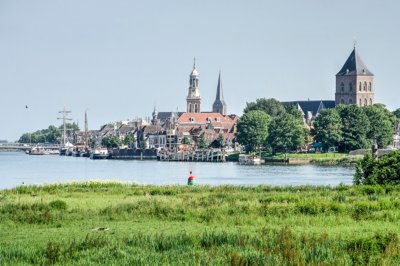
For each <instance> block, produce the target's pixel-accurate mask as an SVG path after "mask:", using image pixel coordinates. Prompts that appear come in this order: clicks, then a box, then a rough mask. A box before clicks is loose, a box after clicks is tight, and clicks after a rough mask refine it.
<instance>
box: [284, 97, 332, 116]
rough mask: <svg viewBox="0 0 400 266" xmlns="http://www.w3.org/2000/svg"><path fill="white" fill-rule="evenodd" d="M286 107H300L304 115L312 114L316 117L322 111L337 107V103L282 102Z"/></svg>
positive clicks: (321, 101)
mask: <svg viewBox="0 0 400 266" xmlns="http://www.w3.org/2000/svg"><path fill="white" fill-rule="evenodd" d="M282 104H283V105H285V106H293V105H298V106H299V107H300V108H301V110H302V111H303V113H304V115H307V113H308V112H311V113H312V115H313V116H316V115H317V114H318V113H319V112H320V111H321V109H329V108H334V107H335V101H329V100H328V101H326V100H320V101H293V102H282Z"/></svg>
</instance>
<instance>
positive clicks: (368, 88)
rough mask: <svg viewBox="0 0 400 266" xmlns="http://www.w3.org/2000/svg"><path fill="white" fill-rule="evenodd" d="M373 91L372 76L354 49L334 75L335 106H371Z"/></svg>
mask: <svg viewBox="0 0 400 266" xmlns="http://www.w3.org/2000/svg"><path fill="white" fill-rule="evenodd" d="M374 89H375V88H374V74H372V72H371V71H369V70H368V68H367V66H366V65H365V64H364V62H363V61H362V60H361V57H360V56H359V54H358V53H357V51H356V47H354V49H353V51H352V52H351V54H350V56H349V58H347V61H346V63H344V65H343V67H342V69H340V71H339V72H338V73H337V74H336V93H335V102H336V105H339V104H357V105H358V106H360V107H361V106H367V105H372V104H374Z"/></svg>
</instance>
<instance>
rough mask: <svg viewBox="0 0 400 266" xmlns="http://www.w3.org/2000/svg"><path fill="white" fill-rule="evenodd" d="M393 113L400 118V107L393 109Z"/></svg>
mask: <svg viewBox="0 0 400 266" xmlns="http://www.w3.org/2000/svg"><path fill="white" fill-rule="evenodd" d="M393 114H394V115H395V116H396V117H397V118H398V119H400V108H398V109H396V110H394V111H393Z"/></svg>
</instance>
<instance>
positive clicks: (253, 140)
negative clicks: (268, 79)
mask: <svg viewBox="0 0 400 266" xmlns="http://www.w3.org/2000/svg"><path fill="white" fill-rule="evenodd" d="M243 112H244V114H243V116H242V117H241V119H240V121H239V122H238V124H237V131H238V132H237V141H238V142H239V143H240V144H242V145H245V147H246V150H247V151H256V150H261V149H263V150H270V151H271V152H273V153H274V152H277V151H294V150H299V149H305V148H307V147H306V146H308V144H312V143H319V144H320V145H321V146H322V149H323V150H324V151H327V150H328V149H329V148H330V147H337V148H338V149H339V151H342V152H346V151H350V150H355V149H366V148H370V147H371V145H372V144H374V143H375V142H376V143H377V145H378V147H379V148H383V147H386V146H388V145H389V144H391V143H392V141H393V134H394V128H395V125H396V123H399V121H400V108H399V109H397V110H396V111H394V112H390V111H389V110H387V109H386V107H385V106H384V105H382V104H375V105H372V106H367V107H358V106H356V105H338V106H336V107H335V108H331V109H324V110H322V111H321V112H320V114H319V115H318V116H317V117H316V118H315V120H314V122H313V125H312V126H311V127H308V126H306V125H305V123H304V121H303V117H302V114H301V113H300V111H299V110H298V109H297V106H284V105H283V104H282V103H281V102H279V101H277V100H275V99H265V98H261V99H257V100H256V101H255V102H250V103H247V104H246V108H245V109H244V111H243Z"/></svg>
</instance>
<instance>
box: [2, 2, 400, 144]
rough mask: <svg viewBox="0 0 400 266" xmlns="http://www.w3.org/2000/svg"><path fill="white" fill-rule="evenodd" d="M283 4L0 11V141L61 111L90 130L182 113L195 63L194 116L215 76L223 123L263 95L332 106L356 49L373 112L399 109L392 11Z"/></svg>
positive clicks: (39, 5)
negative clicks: (224, 109) (370, 79)
mask: <svg viewBox="0 0 400 266" xmlns="http://www.w3.org/2000/svg"><path fill="white" fill-rule="evenodd" d="M96 3H97V2H96ZM289 3H290V1H287V2H283V3H274V4H272V2H267V3H262V2H257V3H255V4H252V5H248V4H247V5H246V4H238V3H233V4H230V5H229V4H228V2H220V3H215V4H214V3H213V2H207V1H206V2H205V3H204V4H203V5H201V4H198V3H179V4H178V3H177V2H172V4H171V5H167V4H166V3H163V2H157V1H155V2H152V3H149V4H145V3H140V4H139V3H127V2H123V1H120V2H117V4H113V5H111V4H109V3H106V2H99V4H96V5H94V2H90V1H89V2H88V3H79V2H78V1H71V2H69V3H67V4H63V5H62V6H61V5H60V3H53V2H47V1H38V2H36V3H22V2H18V1H4V2H2V3H1V4H0V7H1V8H0V33H1V34H0V36H1V37H0V40H1V41H0V58H2V60H0V73H1V74H0V88H1V91H2V98H3V99H14V100H10V101H3V104H2V105H1V107H0V111H1V113H2V115H1V116H0V123H1V124H2V125H3V126H2V129H3V130H2V131H1V132H0V139H7V140H9V141H13V140H17V139H18V138H19V136H21V135H22V133H24V132H29V131H35V130H38V129H41V128H46V127H47V126H48V125H50V124H54V125H59V124H60V121H57V115H58V111H60V110H62V108H63V107H64V106H65V107H66V108H68V109H69V110H71V111H72V113H71V116H70V117H71V118H73V121H75V122H76V121H79V124H80V126H81V128H82V125H83V120H84V112H85V110H88V115H89V127H90V128H93V129H94V128H99V127H100V126H101V125H103V124H105V123H107V122H111V121H118V120H124V119H128V118H130V119H132V118H134V117H135V116H139V117H144V116H150V115H151V112H152V111H153V108H154V105H155V106H156V107H157V109H158V110H160V111H175V110H176V109H177V108H178V110H179V111H185V110H186V101H185V99H186V94H187V89H188V80H189V74H190V71H191V68H192V63H193V61H192V60H193V57H194V56H195V57H196V65H197V68H198V71H199V88H200V90H201V96H202V110H204V111H211V110H212V103H213V101H214V100H215V92H216V89H217V84H218V73H219V69H221V79H222V83H223V88H224V98H225V101H226V103H227V105H228V113H235V114H238V115H241V114H242V110H243V108H244V107H245V105H246V102H250V101H254V100H255V99H257V98H263V97H265V98H276V99H277V100H280V101H295V100H307V99H311V100H334V93H335V75H336V73H337V72H338V71H339V69H340V68H341V67H342V66H343V63H344V62H345V60H346V58H347V57H348V55H349V54H350V53H351V51H352V49H353V42H354V40H355V39H356V40H357V50H358V51H359V53H360V54H361V56H362V58H363V59H364V61H365V63H366V65H367V66H368V67H369V68H370V70H371V71H372V72H373V73H374V74H375V84H376V85H375V87H376V90H375V102H376V103H383V104H385V105H386V106H387V107H388V108H389V109H390V110H394V109H397V108H399V104H398V93H397V94H396V88H397V80H396V70H397V69H396V67H397V63H396V62H397V61H398V60H399V59H400V55H399V54H397V53H396V51H397V50H396V47H398V45H399V44H400V40H399V37H397V36H394V35H393V34H392V35H391V34H389V33H390V32H395V30H396V28H397V27H398V26H399V19H398V18H397V15H396V12H395V11H394V10H396V8H395V7H396V6H399V4H397V3H396V2H393V4H390V2H385V3H384V4H379V3H373V2H371V3H370V4H368V5H364V6H359V5H357V4H358V1H355V3H347V7H348V10H347V9H343V10H342V9H340V8H339V7H340V6H341V5H343V4H344V3H346V2H344V1H338V2H337V3H333V4H332V3H330V4H329V5H326V6H324V3H319V2H317V3H313V2H312V1H310V2H306V3H305V4H299V3H292V4H289ZM388 3H389V4H388ZM160 6H161V7H162V8H159V7H160ZM156 7H157V9H156ZM356 8H357V9H358V10H359V12H354V10H355V9H356ZM193 9H194V10H196V11H197V12H194V13H190V11H191V10H193ZM274 10H275V11H277V13H278V14H274V12H273V11H274ZM50 11H51V12H50ZM89 11H91V12H89ZM284 11H285V12H286V13H285V14H287V16H285V17H284V18H281V17H280V16H278V15H279V14H282V12H284ZM339 11H340V19H339V18H338V17H337V14H338V13H337V12H339ZM279 12H281V13H279ZM315 12H316V13H318V15H320V17H319V16H318V19H319V23H316V22H317V18H315V20H314V19H313V17H312V15H315V14H314V13H315ZM362 18H368V19H366V20H362V23H360V20H361V19H362ZM355 22H357V23H360V26H359V27H356V26H355V27H341V26H343V25H350V24H351V25H353V24H354V23H355ZM397 90H398V89H397ZM396 96H397V98H396ZM15 99H16V100H15ZM25 105H27V107H28V108H25ZM15 121H18V122H19V123H15Z"/></svg>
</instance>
